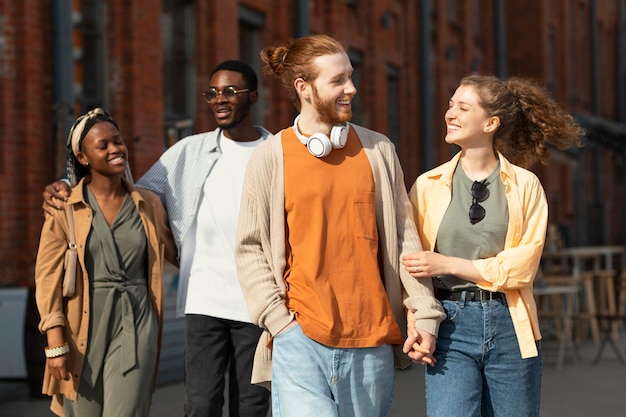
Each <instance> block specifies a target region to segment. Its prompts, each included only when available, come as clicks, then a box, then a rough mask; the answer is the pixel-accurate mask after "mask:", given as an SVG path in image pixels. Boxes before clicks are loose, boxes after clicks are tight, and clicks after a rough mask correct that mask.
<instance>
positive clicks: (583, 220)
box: [0, 0, 626, 287]
mask: <svg viewBox="0 0 626 417" xmlns="http://www.w3.org/2000/svg"><path fill="white" fill-rule="evenodd" d="M625 26H626V1H625V0H606V1H599V0H596V1H594V0H555V1H551V2H544V1H541V0H508V1H505V0H457V1H453V0H448V1H414V0H341V1H337V0H313V1H311V0H293V1H285V0H240V1H237V0H222V1H216V0H215V1H213V0H133V1H126V0H24V1H19V2H17V1H14V0H0V193H1V195H2V197H1V198H0V245H1V246H0V263H1V264H2V265H3V270H2V273H1V274H0V286H1V285H7V286H11V285H18V286H28V287H32V286H33V284H34V279H33V271H34V260H35V256H36V249H37V245H38V237H39V232H40V229H41V225H42V219H43V216H42V212H41V191H42V189H43V187H44V185H45V184H47V183H49V182H50V181H52V180H54V179H56V178H58V177H59V176H61V175H63V158H64V155H63V143H64V140H65V136H66V132H67V129H68V128H69V125H70V124H71V122H72V120H73V119H74V118H75V117H76V116H77V115H78V114H81V113H83V112H84V111H86V110H87V109H89V108H92V107H95V106H102V107H105V108H106V109H107V110H109V111H110V112H111V113H112V114H113V116H114V117H115V118H116V120H117V121H118V122H119V124H120V128H121V132H122V135H123V137H124V138H125V140H126V142H127V144H128V145H129V148H130V154H131V164H132V169H133V172H134V174H135V176H136V177H137V178H138V177H139V176H140V175H141V174H142V173H143V172H145V171H146V170H147V168H148V167H149V166H150V165H151V164H152V163H153V162H154V161H155V160H156V159H157V158H158V156H159V155H160V154H161V153H162V151H163V150H164V149H165V148H166V147H167V146H168V145H169V144H171V143H172V142H173V141H175V140H176V139H177V138H179V137H181V136H183V135H186V134H189V133H192V132H200V131H205V130H208V129H212V128H213V122H212V117H210V113H209V110H208V107H207V105H206V103H205V102H204V101H203V99H202V96H201V94H200V93H201V92H202V91H203V90H204V89H205V88H206V85H207V83H208V75H209V72H210V70H211V69H212V67H213V66H214V65H215V64H217V63H218V62H220V61H222V60H225V59H232V58H240V59H243V60H245V61H247V62H249V63H250V64H251V65H252V66H253V67H255V68H256V69H257V70H258V72H259V74H261V71H260V64H259V59H258V51H259V49H260V48H262V47H265V46H268V45H273V44H278V43H284V42H286V41H287V40H289V39H290V38H293V37H297V36H301V35H305V34H308V33H327V34H330V35H332V36H334V37H336V38H338V39H340V40H341V41H342V42H344V43H345V44H346V45H348V46H349V54H350V57H351V59H352V62H353V65H354V67H355V73H354V81H355V84H356V86H357V88H358V95H357V98H356V100H355V102H354V110H355V116H354V120H353V121H355V122H356V123H359V124H362V125H365V126H368V127H370V128H373V129H375V130H378V131H381V132H384V133H386V134H387V135H388V136H389V137H390V138H391V139H392V140H394V142H395V143H396V144H397V149H398V154H399V156H400V159H401V162H402V165H403V167H404V170H405V176H406V182H407V184H410V183H412V182H413V181H414V179H415V178H416V177H417V175H418V174H419V173H420V172H422V171H423V170H425V169H427V168H430V167H432V166H435V165H437V164H439V163H441V162H443V161H445V160H447V159H448V158H449V157H450V156H451V155H452V153H453V152H454V150H453V149H451V148H450V147H449V146H448V145H447V144H445V142H444V141H443V137H444V135H445V133H444V123H443V113H444V111H445V109H446V106H447V102H448V98H449V96H450V95H451V93H452V92H453V91H454V89H455V88H456V86H457V84H458V81H459V79H460V78H461V77H462V76H464V75H467V74H469V73H474V72H475V73H492V74H495V75H498V76H508V75H521V76H529V77H533V78H535V79H537V80H539V82H540V83H542V84H543V85H545V86H546V87H547V88H548V89H550V91H551V92H552V93H553V94H554V96H555V98H556V99H557V100H558V101H559V102H560V103H562V104H563V105H564V106H565V107H566V108H567V109H568V110H569V111H570V112H572V113H573V114H575V115H576V116H577V118H579V120H580V121H581V123H583V124H584V125H585V126H586V127H587V129H588V131H589V136H588V138H587V140H586V144H585V147H583V148H581V149H575V150H571V151H568V152H555V153H554V158H553V159H554V161H553V163H552V164H551V165H550V166H548V167H541V166H538V167H536V168H535V171H536V172H537V173H538V175H539V176H540V178H541V180H542V182H543V184H544V186H545V188H546V194H547V196H548V200H549V202H550V207H551V209H550V210H551V211H550V216H551V221H553V222H555V223H559V224H562V225H563V227H564V230H567V231H568V235H569V241H570V244H576V245H583V244H624V241H625V239H626V222H625V221H624V219H623V215H622V213H624V211H625V209H626V192H625V188H626V186H625V181H626V178H625V176H626V169H625V168H624V160H625V159H626V126H625V123H626V109H625V104H624V101H625V100H626V98H625V97H626V87H625V84H626V63H625V62H624V60H625V59H626V58H625V57H626V27H625ZM261 79H262V82H261V85H260V105H257V106H256V109H255V114H254V118H255V121H256V122H257V123H258V124H263V125H264V126H265V127H267V128H268V129H269V130H272V131H277V130H279V129H281V128H283V127H285V126H288V125H289V124H291V123H292V121H293V118H294V116H295V110H294V109H293V106H292V105H291V103H290V102H289V100H288V99H287V97H286V95H285V94H284V91H283V89H282V87H281V86H280V85H279V84H278V83H277V82H276V81H275V80H272V79H270V78H268V77H261Z"/></svg>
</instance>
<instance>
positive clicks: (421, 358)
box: [402, 311, 437, 366]
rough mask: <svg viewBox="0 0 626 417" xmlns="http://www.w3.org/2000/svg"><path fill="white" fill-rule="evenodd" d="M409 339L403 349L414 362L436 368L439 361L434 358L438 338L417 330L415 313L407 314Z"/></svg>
mask: <svg viewBox="0 0 626 417" xmlns="http://www.w3.org/2000/svg"><path fill="white" fill-rule="evenodd" d="M407 323H408V324H407V338H406V341H405V342H404V346H403V347H402V351H403V352H404V353H406V354H407V355H408V356H409V358H411V360H413V362H416V363H419V364H422V365H430V366H434V365H435V363H436V362H437V360H436V359H435V357H434V356H433V354H434V353H435V347H436V344H437V338H436V337H435V336H433V335H432V334H430V333H428V332H425V331H423V330H419V329H416V328H415V318H414V316H413V313H412V312H411V311H409V312H408V313H407Z"/></svg>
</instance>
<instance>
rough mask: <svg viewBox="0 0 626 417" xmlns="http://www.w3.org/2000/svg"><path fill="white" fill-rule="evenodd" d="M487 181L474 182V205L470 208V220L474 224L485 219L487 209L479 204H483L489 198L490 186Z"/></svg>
mask: <svg viewBox="0 0 626 417" xmlns="http://www.w3.org/2000/svg"><path fill="white" fill-rule="evenodd" d="M486 181H487V180H483V181H474V183H473V184H472V205H471V206H470V208H469V219H470V222H471V223H472V224H476V223H478V222H479V221H481V220H482V219H484V218H485V214H486V212H485V208H484V207H483V206H481V205H480V204H478V203H482V202H483V201H485V200H486V199H487V198H489V189H488V188H487V186H488V185H489V183H488V182H486Z"/></svg>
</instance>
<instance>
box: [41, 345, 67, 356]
mask: <svg viewBox="0 0 626 417" xmlns="http://www.w3.org/2000/svg"><path fill="white" fill-rule="evenodd" d="M44 352H45V353H46V358H56V357H57V356H63V355H65V354H68V353H70V345H69V344H68V343H67V342H65V343H63V344H62V345H61V346H57V347H53V348H49V347H46V348H44Z"/></svg>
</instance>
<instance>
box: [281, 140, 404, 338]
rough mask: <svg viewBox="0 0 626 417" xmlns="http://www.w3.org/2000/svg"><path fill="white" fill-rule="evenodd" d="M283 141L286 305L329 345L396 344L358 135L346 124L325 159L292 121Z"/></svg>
mask: <svg viewBox="0 0 626 417" xmlns="http://www.w3.org/2000/svg"><path fill="white" fill-rule="evenodd" d="M282 141H283V143H282V145H283V153H284V161H285V162H284V164H285V165H284V170H285V172H284V174H285V216H286V229H287V231H286V233H287V267H286V269H285V273H284V278H285V283H286V285H287V307H288V308H289V309H290V310H291V311H293V312H294V313H295V315H296V319H297V321H298V323H299V324H300V326H301V327H302V330H303V332H304V333H305V334H306V335H307V336H308V337H310V338H311V339H313V340H315V341H317V342H319V343H322V344H324V345H327V346H333V347H341V348H359V347H372V346H380V345H383V344H398V343H401V342H402V337H401V333H400V329H399V327H398V325H397V323H396V321H395V318H394V316H393V312H392V311H391V307H390V304H389V300H388V298H387V294H386V292H385V288H384V286H383V282H382V279H381V276H380V268H379V265H378V231H377V228H376V201H375V190H374V178H373V176H372V169H371V166H370V163H369V160H368V158H367V155H366V154H365V151H364V150H363V147H362V145H361V142H360V141H359V138H358V137H357V135H356V133H355V132H354V130H353V129H350V131H349V135H348V141H347V143H346V146H345V147H344V148H342V149H333V150H332V152H331V153H330V155H328V156H326V157H323V158H316V157H315V156H313V155H311V154H310V153H309V151H308V150H307V148H306V146H304V145H303V144H302V143H301V142H300V141H299V140H298V138H297V137H296V135H295V133H294V131H293V128H289V129H286V130H285V131H283V135H282Z"/></svg>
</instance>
